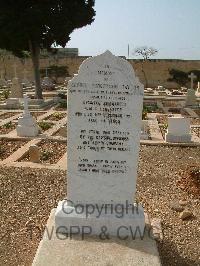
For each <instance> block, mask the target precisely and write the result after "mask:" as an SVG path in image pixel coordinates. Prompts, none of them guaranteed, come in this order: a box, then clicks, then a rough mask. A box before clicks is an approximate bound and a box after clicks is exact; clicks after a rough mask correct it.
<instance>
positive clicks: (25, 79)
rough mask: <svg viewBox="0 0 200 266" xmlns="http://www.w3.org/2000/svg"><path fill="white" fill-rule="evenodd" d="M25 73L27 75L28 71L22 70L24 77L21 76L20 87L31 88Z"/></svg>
mask: <svg viewBox="0 0 200 266" xmlns="http://www.w3.org/2000/svg"><path fill="white" fill-rule="evenodd" d="M27 73H28V71H27V70H26V69H24V71H23V74H24V75H23V79H22V86H23V87H24V88H26V87H31V86H32V84H31V82H30V81H29V80H28V78H27Z"/></svg>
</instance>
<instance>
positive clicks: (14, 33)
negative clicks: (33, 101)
mask: <svg viewBox="0 0 200 266" xmlns="http://www.w3.org/2000/svg"><path fill="white" fill-rule="evenodd" d="M94 2H95V1H94V0H29V1H27V0H2V1H1V4H0V36H1V38H0V49H6V50H8V51H11V52H12V53H13V54H14V55H16V56H18V57H22V56H23V52H24V51H29V52H30V54H31V58H32V62H33V68H34V76H35V85H36V90H35V97H36V98H39V99H41V98H42V89H41V83H40V72H39V55H40V49H47V50H50V49H51V47H52V45H54V46H58V45H60V46H62V47H65V45H66V43H67V42H68V41H69V40H70V34H71V33H72V32H73V31H74V30H75V29H77V28H81V27H84V26H86V25H88V24H91V23H92V22H93V21H94V16H95V11H94V9H93V7H94Z"/></svg>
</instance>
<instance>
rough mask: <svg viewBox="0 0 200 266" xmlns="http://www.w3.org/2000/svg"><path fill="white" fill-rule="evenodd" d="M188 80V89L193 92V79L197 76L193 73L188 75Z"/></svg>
mask: <svg viewBox="0 0 200 266" xmlns="http://www.w3.org/2000/svg"><path fill="white" fill-rule="evenodd" d="M188 78H190V82H191V85H190V89H191V90H193V89H194V79H196V78H197V76H195V75H194V73H191V74H190V75H188Z"/></svg>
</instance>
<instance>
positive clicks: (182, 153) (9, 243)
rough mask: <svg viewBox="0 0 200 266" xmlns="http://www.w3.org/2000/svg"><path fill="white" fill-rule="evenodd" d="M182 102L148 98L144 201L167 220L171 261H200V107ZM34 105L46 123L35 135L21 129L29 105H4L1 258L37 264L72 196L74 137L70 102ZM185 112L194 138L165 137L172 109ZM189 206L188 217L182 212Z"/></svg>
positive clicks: (165, 248) (164, 246) (140, 187)
mask: <svg viewBox="0 0 200 266" xmlns="http://www.w3.org/2000/svg"><path fill="white" fill-rule="evenodd" d="M148 101H149V99H148ZM174 102H176V101H174ZM158 105H159V106H160V107H159V108H158ZM177 105H179V104H177V102H176V103H175V104H174V103H172V101H164V97H163V100H162V101H161V100H159V101H157V103H156V101H154V102H153V103H150V104H149V103H148V110H147V114H146V117H145V119H146V120H147V121H148V134H149V138H148V139H147V140H141V141H140V143H141V150H140V160H139V170H138V180H137V200H138V201H139V202H141V203H142V205H143V206H144V209H145V212H146V213H148V215H149V217H150V220H152V221H153V219H160V220H161V224H162V235H160V238H158V239H157V245H158V250H159V255H160V258H161V262H162V265H164V266H168V265H172V266H173V265H174V266H175V265H180V266H184V265H188V266H189V265H199V261H200V257H199V249H200V240H199V239H200V184H199V178H200V177H199V170H200V169H199V162H200V137H199V125H200V113H199V109H193V108H180V107H179V108H177ZM179 106H180V105H179ZM173 108H175V109H173ZM177 109H178V110H177ZM30 111H31V114H32V115H33V116H34V117H35V118H36V120H37V123H38V125H39V126H40V134H39V135H38V136H37V137H34V138H31V137H18V136H17V133H16V125H17V121H18V117H19V116H20V115H21V114H22V110H19V109H16V110H1V111H0V187H1V190H0V204H1V215H0V219H1V225H2V229H1V232H0V238H1V247H0V265H13V266H14V265H31V263H32V261H33V258H34V256H35V254H36V250H37V248H38V245H39V242H40V240H41V238H42V236H43V231H44V228H45V226H46V222H47V219H48V217H49V214H50V212H51V210H52V208H55V207H57V204H58V201H59V200H62V199H63V198H65V197H66V186H67V180H66V167H67V166H66V153H67V147H66V142H67V138H66V135H65V134H64V135H63V133H62V134H61V129H63V127H65V128H66V125H67V112H66V109H65V108H63V106H62V105H55V106H53V107H49V108H43V109H36V110H30ZM177 112H178V114H181V115H183V116H185V117H189V118H190V119H191V132H192V142H191V143H183V144H177V143H175V144H170V143H166V142H165V140H164V133H165V132H166V129H167V126H168V125H167V123H168V121H167V116H169V115H170V116H171V115H177ZM31 145H37V146H38V149H39V150H40V161H39V162H37V163H34V162H31V161H30V155H29V147H30V146H31ZM183 211H187V214H188V213H189V215H188V218H187V219H182V218H183V217H182V218H181V217H180V215H181V214H182V212H183ZM141 241H142V240H141Z"/></svg>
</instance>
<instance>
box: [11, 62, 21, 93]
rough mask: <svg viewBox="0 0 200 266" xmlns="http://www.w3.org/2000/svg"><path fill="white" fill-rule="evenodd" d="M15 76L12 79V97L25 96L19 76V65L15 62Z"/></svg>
mask: <svg viewBox="0 0 200 266" xmlns="http://www.w3.org/2000/svg"><path fill="white" fill-rule="evenodd" d="M13 67H14V78H13V79H12V86H11V93H10V98H23V89H22V86H21V83H20V81H19V78H18V77H17V65H16V64H14V66H13Z"/></svg>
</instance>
